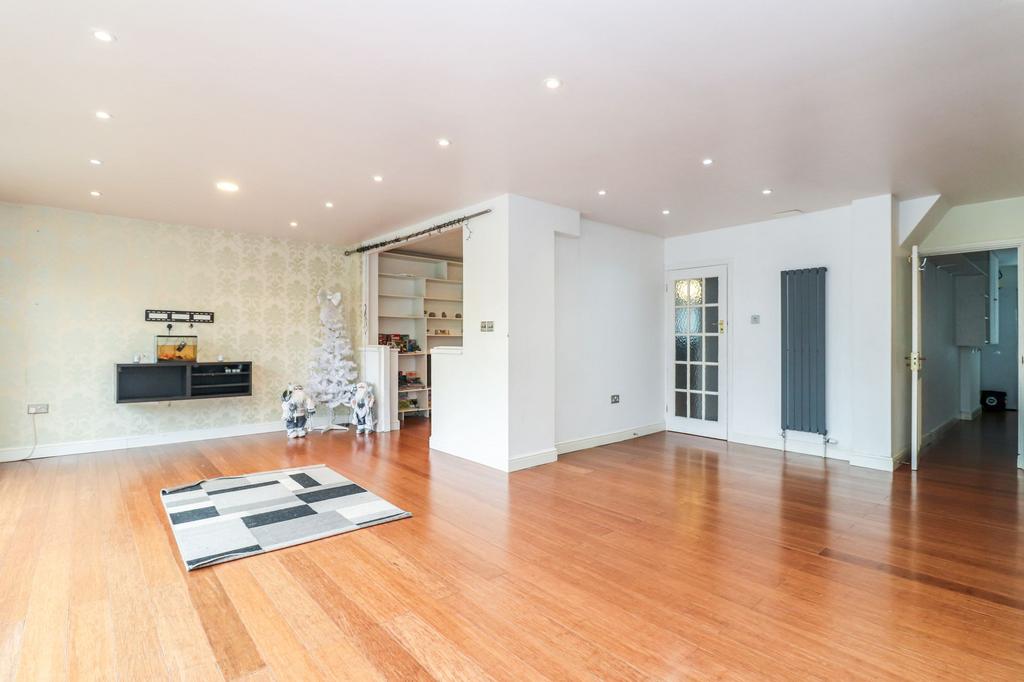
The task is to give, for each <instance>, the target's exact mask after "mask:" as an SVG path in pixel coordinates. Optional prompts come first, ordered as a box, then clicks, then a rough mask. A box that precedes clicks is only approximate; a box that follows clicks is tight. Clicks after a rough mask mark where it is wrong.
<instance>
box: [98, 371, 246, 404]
mask: <svg viewBox="0 0 1024 682" xmlns="http://www.w3.org/2000/svg"><path fill="white" fill-rule="evenodd" d="M249 395H252V363H251V362H152V363H146V364H123V365H117V402H119V403H160V402H164V401H167V400H198V399H200V398H236V397H239V396H249Z"/></svg>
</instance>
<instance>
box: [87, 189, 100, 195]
mask: <svg viewBox="0 0 1024 682" xmlns="http://www.w3.org/2000/svg"><path fill="white" fill-rule="evenodd" d="M89 196H94V197H98V196H101V195H100V193H99V192H97V191H96V190H93V191H91V192H89Z"/></svg>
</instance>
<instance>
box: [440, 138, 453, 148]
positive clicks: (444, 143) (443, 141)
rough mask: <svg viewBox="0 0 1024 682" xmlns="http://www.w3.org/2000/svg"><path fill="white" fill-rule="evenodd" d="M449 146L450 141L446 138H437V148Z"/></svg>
mask: <svg viewBox="0 0 1024 682" xmlns="http://www.w3.org/2000/svg"><path fill="white" fill-rule="evenodd" d="M451 144H452V141H451V140H449V139H448V138H447V137H439V138H437V146H438V147H450V146H451Z"/></svg>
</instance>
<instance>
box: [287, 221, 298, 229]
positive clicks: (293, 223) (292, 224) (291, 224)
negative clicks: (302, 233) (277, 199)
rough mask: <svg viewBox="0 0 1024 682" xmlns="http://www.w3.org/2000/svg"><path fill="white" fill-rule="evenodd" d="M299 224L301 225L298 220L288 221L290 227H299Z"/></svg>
mask: <svg viewBox="0 0 1024 682" xmlns="http://www.w3.org/2000/svg"><path fill="white" fill-rule="evenodd" d="M298 226H299V224H298V223H297V222H295V221H294V220H293V221H291V222H290V223H288V227H298Z"/></svg>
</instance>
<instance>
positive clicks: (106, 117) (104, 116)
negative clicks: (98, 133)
mask: <svg viewBox="0 0 1024 682" xmlns="http://www.w3.org/2000/svg"><path fill="white" fill-rule="evenodd" d="M96 118H98V119H100V120H101V121H109V120H110V119H111V118H113V117H112V116H111V115H110V114H108V113H107V112H105V111H97V112H96Z"/></svg>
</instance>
